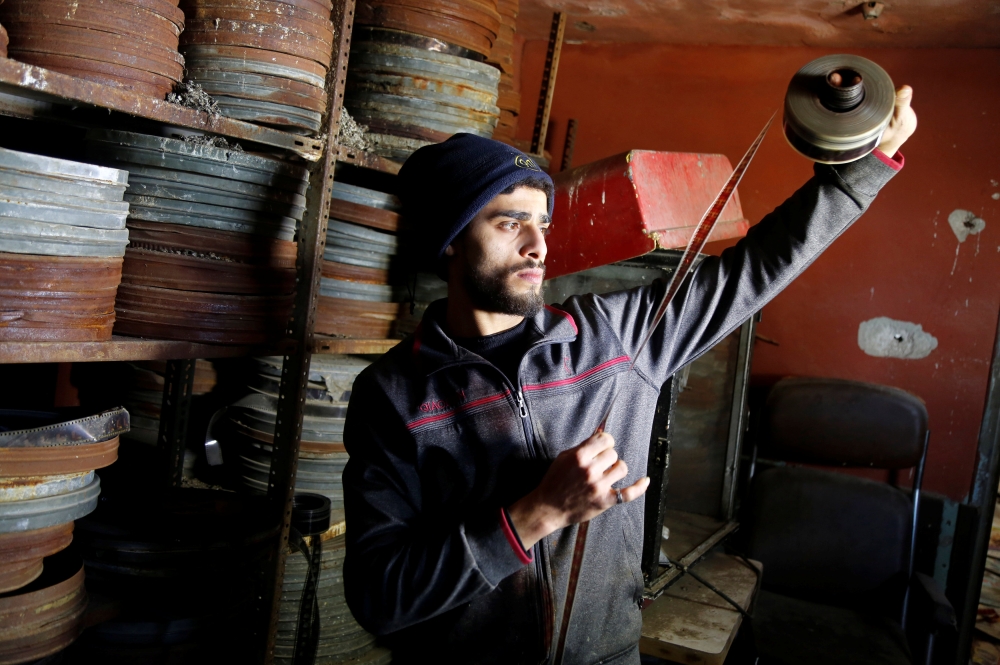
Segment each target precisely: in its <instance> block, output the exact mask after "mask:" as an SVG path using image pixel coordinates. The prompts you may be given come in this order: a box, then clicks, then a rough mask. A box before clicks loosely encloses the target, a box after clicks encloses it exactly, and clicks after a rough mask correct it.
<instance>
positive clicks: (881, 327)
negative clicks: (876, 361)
mask: <svg viewBox="0 0 1000 665" xmlns="http://www.w3.org/2000/svg"><path fill="white" fill-rule="evenodd" d="M937 345H938V341H937V338H936V337H934V335H931V334H930V333H928V332H924V329H923V328H922V327H921V326H920V324H918V323H910V322H909V321H896V320H894V319H890V318H888V317H886V316H879V317H876V318H874V319H869V320H868V321H862V322H861V325H860V326H858V346H859V347H861V350H862V351H864V352H865V353H867V354H868V355H870V356H875V357H876V358H906V359H910V360H916V359H918V358H926V357H927V356H929V355H930V353H931V351H933V350H934V349H936V348H937Z"/></svg>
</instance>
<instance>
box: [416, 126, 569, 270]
mask: <svg viewBox="0 0 1000 665" xmlns="http://www.w3.org/2000/svg"><path fill="white" fill-rule="evenodd" d="M529 178H543V179H545V180H548V181H549V182H550V183H551V182H552V179H551V178H550V177H549V175H548V174H547V173H545V172H544V171H542V170H541V169H540V168H538V166H537V165H536V164H535V161H534V160H533V159H531V158H530V157H528V156H527V155H526V154H524V153H523V152H521V151H520V150H518V149H517V148H513V147H511V146H509V145H507V144H506V143H501V142H499V141H494V140H492V139H486V138H483V137H481V136H476V135H474V134H455V135H454V136H452V137H451V138H449V139H448V140H447V141H444V142H443V143H435V144H432V145H427V146H424V147H422V148H420V149H419V150H417V151H416V152H414V153H413V154H412V155H410V157H409V159H407V160H406V163H404V164H403V167H402V168H401V169H400V170H399V179H398V181H397V182H398V184H399V198H400V201H401V202H402V204H403V216H404V217H405V219H406V226H407V228H408V229H409V232H410V235H411V236H412V238H413V239H414V240H415V241H416V242H417V243H418V245H419V247H417V248H415V249H418V250H419V256H420V260H421V262H422V263H425V264H429V265H430V266H435V265H436V264H437V263H438V260H439V259H440V258H441V256H442V255H443V254H444V250H445V249H446V248H447V247H448V245H450V244H451V242H452V241H453V240H454V239H455V238H456V237H457V236H458V234H459V233H461V231H462V229H464V228H465V227H466V226H467V225H468V224H469V222H471V221H472V219H473V218H474V217H475V216H476V215H477V214H478V213H479V211H480V210H482V209H483V208H484V207H485V206H486V204H488V203H489V202H490V201H492V200H493V198H494V197H496V196H497V195H498V194H499V193H500V192H502V191H503V190H505V189H507V188H508V187H510V186H511V185H515V184H517V183H519V182H521V181H523V180H527V179H529ZM552 203H553V202H552V200H551V198H550V200H549V202H548V206H549V208H548V212H549V215H551V214H552Z"/></svg>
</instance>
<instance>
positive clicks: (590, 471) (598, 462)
mask: <svg viewBox="0 0 1000 665" xmlns="http://www.w3.org/2000/svg"><path fill="white" fill-rule="evenodd" d="M618 461H619V460H618V453H617V452H615V449H614V447H611V448H605V449H604V450H602V451H601V452H600V454H598V455H597V457H595V458H594V459H593V460H591V462H590V464H589V466H588V468H587V475H588V476H589V477H590V480H591V481H595V480H599V479H600V478H601V477H602V476H604V474H605V473H606V472H607V471H609V470H610V469H611V467H612V466H614V464H615V462H618Z"/></svg>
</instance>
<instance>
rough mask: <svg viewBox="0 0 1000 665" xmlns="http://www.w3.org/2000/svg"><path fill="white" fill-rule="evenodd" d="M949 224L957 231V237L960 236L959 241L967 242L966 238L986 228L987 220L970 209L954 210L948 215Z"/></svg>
mask: <svg viewBox="0 0 1000 665" xmlns="http://www.w3.org/2000/svg"><path fill="white" fill-rule="evenodd" d="M948 224H949V225H950V226H951V230H952V231H954V232H955V237H956V238H958V241H959V242H965V239H966V238H968V237H969V236H974V235H976V234H977V233H979V232H980V231H982V230H983V229H985V228H986V222H985V221H984V220H982V219H980V218H978V217H976V214H975V213H972V212H969V211H968V210H953V211H952V212H951V214H950V215H948Z"/></svg>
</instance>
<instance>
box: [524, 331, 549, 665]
mask: <svg viewBox="0 0 1000 665" xmlns="http://www.w3.org/2000/svg"><path fill="white" fill-rule="evenodd" d="M538 346H541V345H540V344H539V345H533V346H530V347H528V349H526V350H525V352H524V355H523V356H521V362H520V363H519V364H518V366H517V393H516V395H517V412H518V415H520V416H521V424H522V425H523V427H524V437H525V440H526V441H527V442H528V451H529V453H530V454H531V456H532V457H535V458H537V457H538V455H537V454H536V451H535V435H534V431H533V430H532V427H531V416H530V414H529V413H528V404H527V402H525V400H524V392H523V390H522V389H521V367H522V366H523V365H524V359H525V358H527V357H528V353H529V352H531V350H532V349H535V348H537V347H538ZM534 550H535V557H534V558H535V563H534V565H535V580H537V582H536V583H537V584H538V587H537V595H538V603H539V605H540V609H541V611H542V616H541V620H542V649H543V651H544V653H545V659H544V660H543V662H544V663H548V662H550V661H551V659H552V642H553V639H554V634H555V615H554V608H553V606H552V590H551V589H550V588H549V583H548V578H547V576H546V574H545V571H546V560H547V558H548V553H547V551H546V547H545V539H544V538H542V539H541V540H540V541H538V542H537V543H535V546H534Z"/></svg>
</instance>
